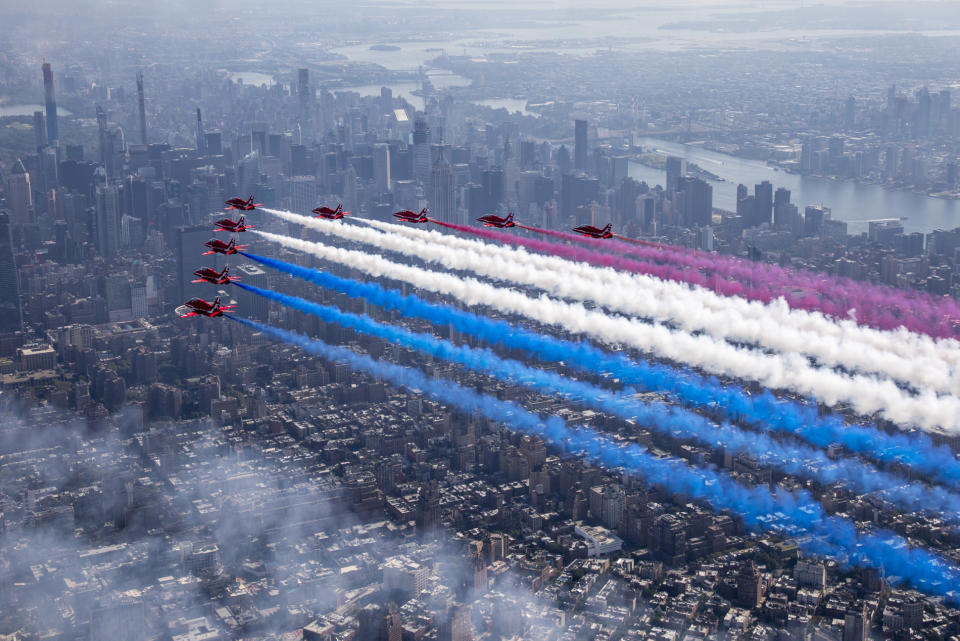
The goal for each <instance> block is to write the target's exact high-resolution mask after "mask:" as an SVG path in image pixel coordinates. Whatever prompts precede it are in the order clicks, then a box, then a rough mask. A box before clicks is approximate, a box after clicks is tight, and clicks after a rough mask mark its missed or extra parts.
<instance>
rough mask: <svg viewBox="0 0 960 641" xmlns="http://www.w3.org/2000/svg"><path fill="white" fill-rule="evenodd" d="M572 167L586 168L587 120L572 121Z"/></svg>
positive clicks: (584, 169)
mask: <svg viewBox="0 0 960 641" xmlns="http://www.w3.org/2000/svg"><path fill="white" fill-rule="evenodd" d="M573 168H574V169H579V170H580V171H586V170H587V121H586V120H574V121H573Z"/></svg>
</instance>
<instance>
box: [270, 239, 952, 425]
mask: <svg viewBox="0 0 960 641" xmlns="http://www.w3.org/2000/svg"><path fill="white" fill-rule="evenodd" d="M253 233H255V234H257V235H258V236H260V237H262V238H265V239H267V240H270V241H273V242H276V243H278V244H280V245H283V246H285V247H288V248H290V249H295V250H299V251H305V252H308V253H311V254H313V255H314V256H316V257H318V258H321V259H323V260H327V261H331V262H335V263H339V264H341V265H345V266H348V267H352V268H355V269H358V270H360V271H363V272H365V273H366V274H368V275H370V276H373V277H387V278H390V279H393V280H399V281H404V282H407V283H409V284H411V285H413V286H414V287H418V288H420V289H424V290H427V291H432V292H436V293H439V294H445V295H449V296H452V297H454V298H456V299H457V300H459V301H461V302H462V303H464V304H466V305H486V306H488V307H491V308H493V309H497V310H499V311H501V312H504V313H509V314H519V315H521V316H526V317H527V318H531V319H534V320H536V321H539V322H542V323H545V324H548V325H554V326H559V327H562V328H564V329H566V330H568V331H571V332H575V333H581V334H585V335H588V336H591V337H593V338H595V339H598V340H600V341H603V342H605V343H608V344H621V345H629V346H631V347H634V348H637V349H640V350H644V351H648V352H651V353H653V354H656V355H658V356H661V357H664V358H668V359H671V360H673V361H675V362H678V363H686V364H689V365H692V366H694V367H698V368H701V369H703V370H705V371H708V372H711V373H713V374H718V375H722V376H731V377H735V378H739V379H744V380H753V381H757V382H759V383H760V384H762V385H764V386H766V387H769V388H771V389H787V390H792V391H794V392H797V393H799V394H803V395H805V396H810V397H814V398H817V399H819V400H820V401H821V402H823V403H826V404H827V405H838V404H841V403H846V404H849V405H850V406H851V407H852V408H853V409H854V410H856V411H857V412H859V413H861V414H872V413H874V412H881V413H882V414H883V416H885V417H886V418H887V419H889V420H891V421H893V422H896V423H899V424H902V425H916V426H917V427H920V428H923V429H926V430H936V429H937V428H938V427H940V428H943V429H944V430H948V431H950V432H960V401H958V399H956V398H952V397H938V396H937V395H936V394H933V393H932V392H924V393H921V394H919V395H916V396H913V395H910V394H908V393H906V392H904V391H903V390H901V389H900V388H899V387H897V386H896V385H895V384H894V383H893V382H891V381H880V380H877V379H876V378H873V377H869V376H862V375H853V376H851V375H846V374H841V373H838V372H835V371H833V370H830V369H824V368H817V367H813V366H811V365H810V364H809V362H808V361H807V360H806V359H805V358H804V357H802V356H799V355H796V354H787V355H783V354H764V353H762V352H759V351H757V350H752V349H745V348H738V347H735V346H733V345H730V344H728V343H723V342H718V341H716V340H715V339H713V338H711V337H709V336H706V335H696V336H695V335H690V334H687V333H684V332H679V331H675V330H670V329H668V328H666V327H664V326H662V325H650V324H648V323H644V322H641V321H637V320H633V319H629V318H624V317H622V316H616V315H609V314H606V313H603V312H600V311H596V310H588V309H587V308H585V307H584V306H583V305H582V304H579V303H565V302H562V301H558V300H555V299H552V298H549V297H548V296H546V295H543V296H540V297H539V298H532V297H529V296H527V295H525V294H523V293H521V292H518V291H514V290H511V289H507V288H502V287H495V286H493V285H490V284H488V283H484V282H481V281H478V280H476V279H473V278H459V277H457V276H455V275H453V274H448V273H443V272H433V271H429V270H425V269H420V268H418V267H413V266H409V265H401V264H398V263H394V262H391V261H389V260H387V259H385V258H384V257H383V256H380V255H378V254H368V253H364V252H359V251H354V250H347V249H341V248H337V247H330V246H327V245H323V244H322V243H314V242H310V241H304V240H299V239H296V238H291V237H288V236H280V235H277V234H270V233H267V232H257V231H256V230H254V231H253Z"/></svg>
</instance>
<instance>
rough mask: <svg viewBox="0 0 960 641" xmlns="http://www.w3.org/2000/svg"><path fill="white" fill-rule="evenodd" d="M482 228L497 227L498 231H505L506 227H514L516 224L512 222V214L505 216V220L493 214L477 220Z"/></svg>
mask: <svg viewBox="0 0 960 641" xmlns="http://www.w3.org/2000/svg"><path fill="white" fill-rule="evenodd" d="M477 220H479V221H480V222H481V223H483V225H484V227H497V228H498V229H506V228H507V227H516V226H517V223H515V222H513V212H510V213H509V214H507V217H506V218H501V217H500V216H496V215H494V214H487V215H486V216H480V218H477Z"/></svg>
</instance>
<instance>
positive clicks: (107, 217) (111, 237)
mask: <svg viewBox="0 0 960 641" xmlns="http://www.w3.org/2000/svg"><path fill="white" fill-rule="evenodd" d="M119 246H120V194H119V191H118V190H117V187H116V185H101V186H99V187H97V237H96V247H97V251H98V252H99V253H100V255H101V256H103V257H104V258H107V259H109V258H111V257H112V256H113V255H114V254H116V253H117V249H118V248H119Z"/></svg>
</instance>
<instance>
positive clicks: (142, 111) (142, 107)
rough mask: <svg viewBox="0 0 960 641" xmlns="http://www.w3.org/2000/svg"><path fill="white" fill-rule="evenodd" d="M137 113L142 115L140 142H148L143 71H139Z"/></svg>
mask: <svg viewBox="0 0 960 641" xmlns="http://www.w3.org/2000/svg"><path fill="white" fill-rule="evenodd" d="M137 113H138V115H139V116H140V142H141V143H142V144H144V145H145V144H147V110H146V106H145V105H144V102H143V72H142V71H138V72H137Z"/></svg>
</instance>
